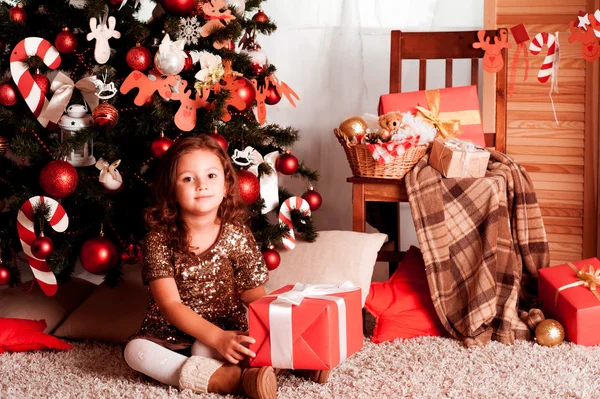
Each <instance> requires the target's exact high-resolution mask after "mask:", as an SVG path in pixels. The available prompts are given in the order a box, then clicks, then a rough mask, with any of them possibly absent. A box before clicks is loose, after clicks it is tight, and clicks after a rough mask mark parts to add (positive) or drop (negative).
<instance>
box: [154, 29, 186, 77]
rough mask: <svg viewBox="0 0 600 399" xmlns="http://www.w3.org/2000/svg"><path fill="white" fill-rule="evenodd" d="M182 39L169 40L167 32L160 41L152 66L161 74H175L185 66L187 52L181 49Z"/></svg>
mask: <svg viewBox="0 0 600 399" xmlns="http://www.w3.org/2000/svg"><path fill="white" fill-rule="evenodd" d="M184 46H185V41H184V40H177V41H175V42H173V41H171V38H170V37H169V34H168V33H167V34H166V35H165V37H164V38H163V39H162V41H161V42H160V45H159V46H158V51H157V52H156V55H155V56H154V66H155V67H156V69H158V71H159V72H160V73H161V74H163V75H177V74H178V73H179V72H181V71H182V70H183V67H184V66H185V59H186V58H187V54H186V53H185V51H183V47H184Z"/></svg>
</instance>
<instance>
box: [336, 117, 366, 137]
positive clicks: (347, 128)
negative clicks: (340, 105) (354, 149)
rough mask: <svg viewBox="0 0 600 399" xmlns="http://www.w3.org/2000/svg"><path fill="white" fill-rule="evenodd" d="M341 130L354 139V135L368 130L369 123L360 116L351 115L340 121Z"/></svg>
mask: <svg viewBox="0 0 600 399" xmlns="http://www.w3.org/2000/svg"><path fill="white" fill-rule="evenodd" d="M340 131H341V132H342V133H343V134H344V136H346V137H347V138H348V139H349V140H352V138H353V137H354V136H356V135H359V134H363V135H364V134H365V133H366V132H367V123H366V122H365V121H364V120H363V118H361V117H360V116H351V117H349V118H346V119H344V120H343V121H342V123H340Z"/></svg>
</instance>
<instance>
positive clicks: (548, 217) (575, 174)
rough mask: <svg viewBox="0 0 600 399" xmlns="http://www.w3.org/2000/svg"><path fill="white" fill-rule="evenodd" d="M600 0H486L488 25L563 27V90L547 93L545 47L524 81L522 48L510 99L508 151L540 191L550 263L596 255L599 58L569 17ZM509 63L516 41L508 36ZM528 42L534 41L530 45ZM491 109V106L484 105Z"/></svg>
mask: <svg viewBox="0 0 600 399" xmlns="http://www.w3.org/2000/svg"><path fill="white" fill-rule="evenodd" d="M598 2H599V1H598V0H527V1H523V0H486V4H485V26H484V27H485V28H486V29H494V28H510V27H512V26H514V25H517V24H519V23H523V24H525V27H526V28H527V31H528V33H529V36H530V38H531V39H533V38H534V36H535V35H536V34H537V33H540V32H549V33H555V32H557V31H558V32H559V34H558V37H559V42H560V68H559V74H558V88H559V94H556V93H554V94H553V99H554V104H555V107H556V115H557V117H558V121H559V125H557V124H556V123H555V121H554V115H553V112H552V106H551V102H550V98H549V90H550V81H548V82H547V83H544V84H542V83H540V82H538V80H537V73H538V70H539V68H540V66H541V64H542V62H543V60H544V58H545V53H546V50H547V48H546V47H544V48H543V49H542V51H541V52H540V54H539V55H537V56H533V55H532V54H531V53H529V54H528V56H529V74H528V78H527V80H526V81H523V78H524V75H525V74H524V71H525V62H524V59H523V56H522V53H521V57H520V61H519V64H518V67H517V79H516V85H515V91H514V95H513V96H511V97H509V98H508V110H507V116H508V121H507V123H508V125H507V126H508V133H507V143H508V148H507V153H508V154H509V155H510V156H511V157H513V158H514V159H515V160H516V161H518V162H519V163H521V164H522V165H524V166H525V168H526V169H527V171H528V172H529V174H530V176H531V178H532V180H533V182H534V186H535V189H536V192H537V196H538V200H539V202H540V206H541V210H542V214H543V216H544V223H545V226H546V232H547V234H548V240H549V242H550V256H551V265H554V264H559V263H564V262H567V261H572V260H576V259H582V258H584V257H592V256H596V244H597V242H598V236H597V224H598V223H597V221H598V219H597V218H598V216H597V211H596V209H597V194H596V190H597V183H596V182H597V170H598V166H597V158H598V156H597V153H598V150H597V148H598V139H597V136H598V117H597V115H598V63H599V61H596V62H594V63H589V62H586V61H585V60H584V59H583V57H582V54H581V44H580V43H579V42H575V43H569V42H568V37H569V36H570V30H569V21H571V20H576V19H577V13H578V11H579V10H587V12H591V13H593V12H594V11H595V10H596V9H597V8H598ZM509 38H510V39H509V40H510V43H512V44H513V46H512V48H511V49H509V57H508V58H509V59H508V60H505V61H506V65H507V66H509V67H510V65H511V62H512V57H513V54H514V51H515V49H516V44H515V42H514V39H513V38H512V35H509ZM527 45H529V42H528V43H527ZM509 75H510V72H509ZM484 114H485V108H484Z"/></svg>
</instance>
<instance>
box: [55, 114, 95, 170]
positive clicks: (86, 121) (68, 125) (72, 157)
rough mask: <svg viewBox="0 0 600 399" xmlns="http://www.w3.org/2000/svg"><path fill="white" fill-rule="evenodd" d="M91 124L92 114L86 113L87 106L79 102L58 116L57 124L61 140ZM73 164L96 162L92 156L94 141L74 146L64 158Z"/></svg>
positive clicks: (92, 163) (85, 164) (86, 164)
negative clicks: (77, 146)
mask: <svg viewBox="0 0 600 399" xmlns="http://www.w3.org/2000/svg"><path fill="white" fill-rule="evenodd" d="M91 124H92V115H90V114H88V113H87V107H86V106H85V105H81V104H73V105H70V106H69V108H67V113H66V114H65V115H63V116H61V117H60V119H59V120H58V126H59V127H60V137H61V140H65V137H68V136H69V135H70V136H75V135H76V134H77V132H79V131H80V130H82V129H85V128H87V127H89V126H91ZM66 161H67V162H69V163H70V164H71V165H73V166H91V165H95V164H96V158H94V142H93V141H91V140H90V141H89V142H85V143H83V145H82V146H81V147H79V148H74V149H73V150H72V151H71V153H70V154H69V155H68V156H67V159H66Z"/></svg>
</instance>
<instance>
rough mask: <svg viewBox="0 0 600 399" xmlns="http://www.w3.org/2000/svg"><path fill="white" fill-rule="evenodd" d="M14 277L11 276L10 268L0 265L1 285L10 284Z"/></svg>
mask: <svg viewBox="0 0 600 399" xmlns="http://www.w3.org/2000/svg"><path fill="white" fill-rule="evenodd" d="M11 278H12V275H11V274H10V270H8V268H6V267H4V266H2V265H0V285H5V284H8V283H9V282H10V279H11Z"/></svg>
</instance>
